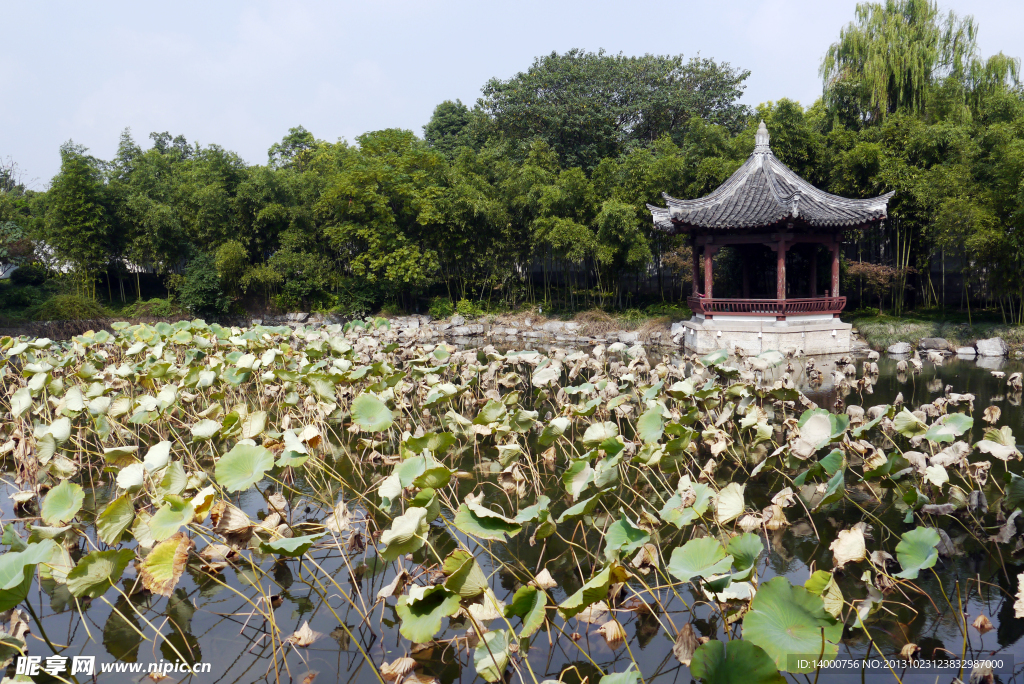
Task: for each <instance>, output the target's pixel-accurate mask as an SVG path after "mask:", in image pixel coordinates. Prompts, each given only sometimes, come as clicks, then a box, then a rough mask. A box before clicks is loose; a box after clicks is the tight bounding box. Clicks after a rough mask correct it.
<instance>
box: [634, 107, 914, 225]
mask: <svg viewBox="0 0 1024 684" xmlns="http://www.w3.org/2000/svg"><path fill="white" fill-rule="evenodd" d="M755 140H756V145H755V146H754V152H753V154H751V155H750V157H749V158H748V159H747V161H746V162H745V163H744V164H743V166H741V167H740V168H739V169H737V171H736V173H734V174H733V175H732V176H730V177H729V179H728V180H727V181H725V182H724V183H722V185H720V186H719V187H718V189H716V190H715V191H714V192H712V193H711V194H710V195H707V196H705V197H701V198H700V199H695V200H680V199H675V198H674V197H669V196H668V195H665V194H663V195H662V196H663V197H664V198H665V202H666V203H667V204H668V207H666V208H661V207H656V206H653V205H650V204H648V205H647V208H648V209H650V211H651V214H652V216H653V217H654V224H655V225H656V226H657V227H658V228H661V229H662V230H667V231H670V232H675V231H677V230H680V229H685V228H686V227H687V226H692V227H696V228H705V229H726V228H757V227H763V226H770V225H773V224H776V223H780V222H783V221H792V220H796V219H799V220H801V221H803V222H805V223H807V224H810V225H811V226H822V227H826V226H834V227H845V226H857V225H861V224H865V223H869V222H872V221H878V220H881V219H884V218H885V217H886V210H887V206H888V203H889V199H890V198H891V197H892V196H893V195H894V194H895V193H892V192H889V193H886V194H884V195H881V196H879V197H874V198H872V199H847V198H845V197H839V196H838V195H832V194H829V193H827V192H825V191H824V190H819V189H818V188H816V187H814V186H813V185H811V184H810V183H808V182H807V181H805V180H804V179H803V178H801V177H800V176H798V175H796V174H795V173H793V171H791V170H790V169H789V167H787V166H786V165H785V164H783V163H782V162H781V161H779V160H778V158H777V157H776V156H775V155H774V154H772V151H771V148H770V147H769V146H768V130H767V128H766V127H765V125H764V122H763V121H762V122H761V125H760V126H759V127H758V130H757V135H756V137H755Z"/></svg>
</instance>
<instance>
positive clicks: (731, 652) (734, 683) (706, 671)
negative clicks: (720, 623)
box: [690, 639, 786, 684]
mask: <svg viewBox="0 0 1024 684" xmlns="http://www.w3.org/2000/svg"><path fill="white" fill-rule="evenodd" d="M690 674H692V675H693V676H694V677H696V678H697V679H699V680H700V681H701V682H703V684H785V682H786V678H785V677H783V676H782V675H781V674H779V670H778V668H777V667H775V662H774V661H773V660H772V658H771V656H769V655H768V654H767V653H766V652H765V650H764V649H763V648H761V647H760V646H758V645H756V644H752V643H750V642H749V641H741V640H740V639H732V640H730V641H729V643H728V644H726V643H725V642H724V641H718V640H712V641H709V642H707V643H706V644H701V645H700V646H699V647H698V648H697V650H696V651H694V652H693V659H692V660H691V661H690Z"/></svg>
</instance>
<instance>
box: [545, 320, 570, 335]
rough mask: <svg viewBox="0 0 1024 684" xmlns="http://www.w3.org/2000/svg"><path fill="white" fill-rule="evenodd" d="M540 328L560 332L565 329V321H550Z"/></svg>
mask: <svg viewBox="0 0 1024 684" xmlns="http://www.w3.org/2000/svg"><path fill="white" fill-rule="evenodd" d="M540 329H541V330H545V331H547V332H550V333H558V332H562V330H564V329H565V323H563V322H562V321H548V322H547V323H545V324H544V325H542V326H540Z"/></svg>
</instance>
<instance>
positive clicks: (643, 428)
mask: <svg viewBox="0 0 1024 684" xmlns="http://www.w3.org/2000/svg"><path fill="white" fill-rule="evenodd" d="M636 434H637V436H638V437H639V438H640V439H642V440H643V441H644V442H645V443H646V444H656V443H657V442H658V440H660V439H661V437H662V435H664V434H665V411H664V409H662V407H661V406H655V407H654V408H650V409H647V410H646V411H644V412H643V414H642V415H641V416H640V418H638V419H637V421H636Z"/></svg>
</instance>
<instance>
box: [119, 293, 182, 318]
mask: <svg viewBox="0 0 1024 684" xmlns="http://www.w3.org/2000/svg"><path fill="white" fill-rule="evenodd" d="M121 313H122V314H123V315H124V316H126V317H127V318H170V317H171V316H177V315H179V314H181V313H184V309H182V308H181V307H180V306H178V305H177V304H176V303H174V302H173V301H171V300H170V299H160V298H159V297H154V298H153V299H150V300H149V301H142V300H139V301H137V302H134V303H133V304H129V305H128V306H126V307H125V308H124V309H123V310H122V312H121Z"/></svg>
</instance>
